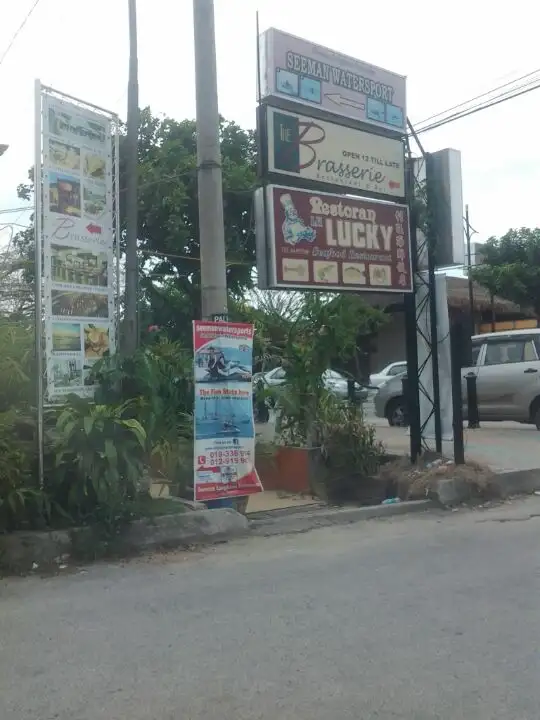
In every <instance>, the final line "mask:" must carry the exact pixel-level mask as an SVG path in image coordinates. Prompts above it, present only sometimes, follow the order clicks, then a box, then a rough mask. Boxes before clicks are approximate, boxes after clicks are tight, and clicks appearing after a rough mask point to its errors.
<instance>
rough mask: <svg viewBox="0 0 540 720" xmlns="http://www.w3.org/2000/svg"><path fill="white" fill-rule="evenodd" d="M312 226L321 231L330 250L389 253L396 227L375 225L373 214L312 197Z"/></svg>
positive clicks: (355, 206)
mask: <svg viewBox="0 0 540 720" xmlns="http://www.w3.org/2000/svg"><path fill="white" fill-rule="evenodd" d="M309 203H310V206H311V215H312V220H311V225H312V227H323V226H324V230H325V236H326V244H327V245H328V246H329V247H342V248H358V249H368V250H380V251H382V252H390V250H391V249H392V238H393V235H394V232H395V229H396V228H395V224H391V225H383V224H379V223H377V213H376V211H375V210H372V209H366V208H362V207H358V206H357V205H347V204H345V203H343V202H342V201H341V200H340V201H339V202H336V203H328V202H324V201H323V200H322V199H321V198H320V197H317V196H315V197H311V198H310V200H309Z"/></svg>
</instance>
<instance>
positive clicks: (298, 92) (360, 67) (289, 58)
mask: <svg viewBox="0 0 540 720" xmlns="http://www.w3.org/2000/svg"><path fill="white" fill-rule="evenodd" d="M259 55H260V58H259V66H260V76H259V92H260V97H259V102H262V101H266V99H267V98H268V99H269V98H277V99H280V100H283V101H288V102H291V103H294V104H299V105H303V106H307V107H310V108H317V109H319V110H321V111H324V112H328V113H331V114H333V115H336V116H338V117H341V118H349V119H351V120H355V121H356V122H359V123H362V124H364V125H368V126H372V127H378V128H380V129H383V130H385V131H386V132H388V133H392V134H398V135H404V134H405V133H406V130H407V103H406V98H407V90H406V84H407V81H406V77H405V76H403V75H399V74H397V73H394V72H391V71H389V70H386V69H384V68H381V67H378V66H376V65H371V64H369V63H366V62H363V61H361V60H358V59H356V58H352V57H350V56H348V55H344V54H342V53H339V52H337V51H335V50H332V49H330V48H327V47H324V46H322V45H318V44H317V43H313V42H310V41H309V40H305V39H303V38H300V37H298V36H296V35H292V34H290V33H286V32H283V31H281V30H277V29H276V28H269V29H268V30H265V31H264V32H263V33H262V34H261V35H260V36H259Z"/></svg>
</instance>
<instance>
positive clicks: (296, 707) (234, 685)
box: [0, 497, 540, 720]
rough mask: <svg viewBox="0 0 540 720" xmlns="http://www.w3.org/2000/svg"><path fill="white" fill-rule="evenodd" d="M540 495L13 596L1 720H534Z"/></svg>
mask: <svg viewBox="0 0 540 720" xmlns="http://www.w3.org/2000/svg"><path fill="white" fill-rule="evenodd" d="M538 515H540V498H536V497H532V498H530V499H528V500H527V501H517V502H514V503H512V504H509V505H505V506H503V507H502V508H496V509H492V510H481V511H458V512H455V513H447V514H445V515H444V516H443V515H441V514H438V513H435V514H426V515H422V516H416V515H414V516H408V517H407V516H404V517H401V518H395V519H393V520H391V521H390V520H386V521H371V522H363V523H358V524H356V525H353V526H349V527H335V528H327V529H321V530H317V531H313V532H310V533H307V534H303V535H294V536H284V537H273V538H252V539H248V540H244V541H240V542H235V543H232V544H230V545H223V546H218V547H217V548H214V549H211V550H207V551H204V552H202V553H191V554H188V553H178V554H173V555H170V556H167V557H156V558H153V559H145V560H137V561H132V562H131V563H127V564H124V565H122V564H117V565H114V564H110V565H98V566H94V567H91V568H88V569H87V570H86V571H85V572H84V573H73V574H70V575H66V576H63V577H56V578H48V579H40V578H27V579H14V580H4V581H0V638H1V653H0V663H1V665H0V718H2V720H53V718H54V720H126V719H129V720H229V719H230V720H363V719H364V718H366V720H367V719H368V718H369V719H371V718H382V719H384V720H390V719H391V718H404V719H405V718H406V719H410V720H428V719H429V720H433V718H444V720H458V719H459V720H462V719H463V720H473V719H474V720H498V719H499V718H500V719H501V720H503V719H504V720H508V719H509V718H511V719H512V720H524V719H527V720H528V719H531V720H532V719H533V718H537V717H538V708H539V707H540V683H539V682H538V679H539V678H540V653H539V638H540V612H539V610H538V604H539V598H540V572H539V571H540V540H539V539H540V518H539V517H538Z"/></svg>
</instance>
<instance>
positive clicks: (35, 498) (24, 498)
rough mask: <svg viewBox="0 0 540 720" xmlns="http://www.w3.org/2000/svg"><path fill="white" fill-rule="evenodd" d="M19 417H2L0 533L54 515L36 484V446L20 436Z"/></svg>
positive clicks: (10, 413) (14, 413)
mask: <svg viewBox="0 0 540 720" xmlns="http://www.w3.org/2000/svg"><path fill="white" fill-rule="evenodd" d="M18 421H19V417H18V413H17V411H16V410H10V411H8V412H3V413H1V414H0V532H1V531H3V530H16V529H18V528H20V527H22V526H24V525H28V524H31V525H33V524H35V523H38V522H39V520H40V519H45V518H47V517H48V516H49V514H50V505H49V503H48V500H47V498H46V495H45V494H44V493H42V492H41V491H40V490H39V489H38V488H37V487H36V484H35V480H34V477H35V476H34V471H35V459H36V452H35V445H34V444H33V443H32V442H31V441H30V442H28V441H25V440H22V439H21V437H20V436H19V434H18Z"/></svg>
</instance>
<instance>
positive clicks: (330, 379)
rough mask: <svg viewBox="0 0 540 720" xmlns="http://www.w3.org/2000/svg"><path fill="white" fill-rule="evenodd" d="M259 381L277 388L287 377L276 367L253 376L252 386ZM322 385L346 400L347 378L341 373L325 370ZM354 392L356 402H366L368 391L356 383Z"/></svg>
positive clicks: (282, 370)
mask: <svg viewBox="0 0 540 720" xmlns="http://www.w3.org/2000/svg"><path fill="white" fill-rule="evenodd" d="M259 380H262V381H263V382H264V384H265V385H267V386H268V387H271V388H272V387H279V385H284V384H285V383H286V382H287V375H286V373H285V370H284V369H283V368H282V367H277V368H274V369H273V370H270V371H269V372H267V373H257V375H254V376H253V383H254V384H255V383H257V382H258V381H259ZM323 383H324V386H325V387H326V389H327V390H329V391H330V392H331V393H333V394H334V395H336V396H337V397H339V398H340V399H342V400H346V399H347V397H348V386H347V378H345V377H344V376H343V375H341V373H338V372H336V371H335V370H327V371H326V372H325V373H323ZM354 392H355V395H356V400H357V401H358V402H360V403H363V402H365V401H366V400H367V398H368V394H369V391H368V389H367V388H365V387H363V386H362V385H360V384H359V383H357V382H355V384H354Z"/></svg>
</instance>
